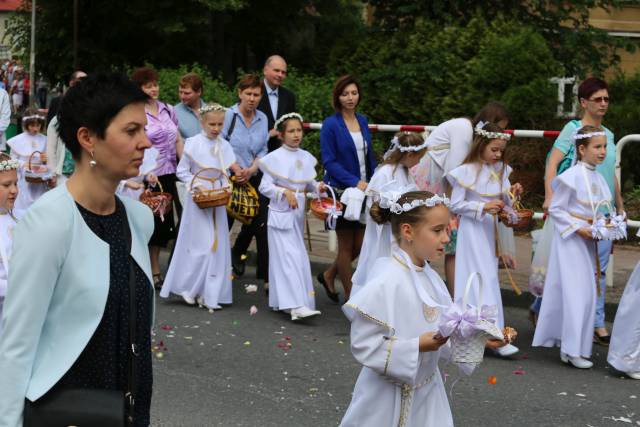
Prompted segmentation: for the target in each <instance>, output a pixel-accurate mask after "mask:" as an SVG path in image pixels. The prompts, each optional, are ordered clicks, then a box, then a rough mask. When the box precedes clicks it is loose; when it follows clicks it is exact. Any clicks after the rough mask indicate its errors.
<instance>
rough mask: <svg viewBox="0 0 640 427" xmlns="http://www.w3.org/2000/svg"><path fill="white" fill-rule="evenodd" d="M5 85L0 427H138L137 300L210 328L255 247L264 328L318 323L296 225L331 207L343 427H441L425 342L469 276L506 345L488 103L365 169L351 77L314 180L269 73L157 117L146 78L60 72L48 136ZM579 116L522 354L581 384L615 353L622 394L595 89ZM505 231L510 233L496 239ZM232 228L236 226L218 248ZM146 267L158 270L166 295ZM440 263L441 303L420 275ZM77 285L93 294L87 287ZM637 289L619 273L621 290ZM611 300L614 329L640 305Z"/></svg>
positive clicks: (198, 82) (565, 155) (549, 182)
mask: <svg viewBox="0 0 640 427" xmlns="http://www.w3.org/2000/svg"><path fill="white" fill-rule="evenodd" d="M2 77H3V81H4V84H5V87H6V88H8V89H7V91H6V92H3V91H2V90H0V132H4V131H5V130H6V127H5V128H4V129H3V128H2V126H3V125H4V123H5V120H4V111H5V108H9V116H11V113H13V114H14V115H16V114H18V113H19V114H20V116H19V117H20V123H19V125H20V127H21V128H22V133H21V134H19V135H17V136H15V137H13V138H11V139H10V140H9V141H8V142H7V146H8V147H9V150H8V151H9V155H8V156H7V155H5V154H2V155H0V211H1V213H2V215H0V236H4V237H3V238H2V239H0V240H1V241H0V249H1V252H2V260H1V261H2V262H1V263H0V265H1V266H2V269H0V285H2V286H0V316H2V317H1V319H2V322H0V327H2V328H4V331H3V332H2V335H0V389H2V390H3V395H2V396H1V397H0V421H6V423H4V424H7V425H17V424H19V420H20V419H21V417H22V414H23V413H27V411H33V410H36V411H37V409H38V408H37V402H38V399H39V398H40V397H42V396H46V395H51V394H54V393H57V392H58V391H59V390H61V389H65V388H77V387H85V388H98V389H116V390H122V391H125V392H131V393H134V394H135V396H136V403H135V406H133V407H132V408H131V410H132V414H133V415H132V416H133V417H134V419H135V423H134V424H135V425H148V424H149V421H150V414H149V407H150V402H151V385H152V374H151V360H150V342H149V333H148V332H149V330H150V329H151V320H150V319H151V316H152V312H153V304H154V288H155V289H157V290H159V295H160V297H162V298H169V297H171V296H172V295H173V296H177V297H178V298H181V299H182V300H183V301H184V302H185V303H186V304H189V305H193V306H201V307H204V308H206V309H208V310H209V311H210V312H213V311H215V310H222V309H224V307H225V306H226V305H229V304H232V302H233V292H232V283H233V278H234V277H240V276H243V275H244V274H245V269H246V266H245V264H246V259H247V252H248V248H249V246H250V244H251V242H252V241H253V239H255V241H256V252H257V255H256V260H257V268H256V277H257V279H258V280H260V281H261V282H262V283H263V286H264V288H263V289H264V292H265V293H266V294H267V295H268V299H269V306H270V307H271V308H272V309H273V310H274V311H280V312H283V313H286V315H287V316H290V318H291V320H292V321H299V320H301V319H304V318H308V317H313V316H318V315H321V313H320V311H319V310H317V309H316V305H315V300H316V296H315V292H314V291H313V279H314V277H313V276H312V274H311V269H310V265H309V258H308V255H307V253H306V249H305V246H304V238H303V235H304V228H305V224H304V217H305V214H306V205H307V198H308V197H311V196H312V197H315V198H320V197H327V196H328V195H330V194H334V196H335V197H336V198H337V199H338V200H340V201H341V202H342V203H343V204H344V209H342V211H340V212H338V211H337V210H336V209H335V206H333V207H331V206H329V207H328V208H327V212H325V213H326V216H327V220H326V222H325V227H326V229H327V230H328V231H335V233H336V235H337V254H336V258H335V261H334V262H333V263H332V264H331V265H330V266H329V267H328V269H327V270H326V271H322V272H320V273H319V274H318V275H317V276H316V277H315V279H316V280H317V281H318V283H319V284H320V285H321V286H322V287H323V288H324V290H325V293H326V296H327V298H329V299H330V300H332V301H335V302H342V303H345V305H344V311H345V314H346V315H347V318H348V319H349V320H350V321H351V322H352V330H351V340H352V349H353V353H354V356H355V357H356V359H357V360H358V361H359V362H361V363H362V364H363V366H364V367H363V369H362V372H361V374H360V377H359V378H358V382H357V384H356V387H355V391H354V397H353V401H352V404H351V406H350V407H349V409H348V410H347V414H346V415H345V418H344V420H343V425H345V426H349V425H361V423H362V422H363V420H364V419H365V418H366V419H370V420H371V422H372V423H373V424H375V423H379V422H380V420H382V419H384V420H387V421H385V422H384V423H383V424H384V425H391V424H397V423H399V424H400V425H404V424H403V423H404V422H408V425H414V424H413V423H416V425H417V423H418V422H422V424H420V425H424V424H425V423H426V424H427V425H452V419H451V414H450V410H449V407H448V403H447V398H446V395H445V393H444V386H443V384H442V380H441V378H440V375H439V372H438V367H437V361H438V358H439V357H444V352H442V353H441V352H440V349H441V347H443V346H444V345H445V344H446V342H447V337H446V336H442V335H441V334H440V332H436V331H437V330H438V319H439V318H440V317H439V316H442V314H443V313H444V312H445V311H446V310H447V309H448V308H449V307H450V306H452V304H453V303H454V301H457V300H459V299H460V298H461V296H462V294H464V293H465V286H468V285H466V284H467V280H468V279H469V278H470V277H472V276H473V275H474V274H475V273H478V272H479V273H481V275H482V278H483V282H484V287H483V288H481V289H482V291H481V293H479V294H477V295H476V294H475V293H473V295H471V296H470V297H469V302H470V303H472V304H476V305H478V306H480V305H481V304H486V305H489V306H492V307H494V308H495V312H494V313H493V314H491V315H489V314H487V316H490V317H491V316H493V317H492V318H493V322H494V323H495V325H496V326H497V327H498V328H499V329H500V330H503V328H505V327H506V324H507V319H505V316H504V313H503V307H502V300H501V296H500V295H501V294H500V283H499V278H498V269H499V268H500V265H501V264H503V265H506V267H507V268H509V267H513V265H514V263H515V258H514V254H513V253H510V252H509V246H510V245H509V243H508V242H509V241H513V231H512V229H511V228H509V227H508V226H507V225H508V224H507V223H508V222H509V221H511V220H512V218H513V216H514V215H516V213H515V206H514V200H515V199H517V198H518V197H519V196H520V194H522V192H523V191H524V189H523V187H522V185H520V184H519V183H513V182H511V181H510V179H509V176H510V174H511V172H512V169H511V167H510V166H509V165H508V164H507V159H508V157H507V156H505V153H506V152H507V151H508V145H509V141H510V140H511V134H510V133H508V132H506V131H505V129H506V128H507V126H508V124H509V114H508V111H507V109H506V108H505V106H504V105H502V104H501V103H498V102H488V103H487V104H486V105H485V106H484V107H483V108H482V109H480V111H478V112H477V113H476V114H474V115H472V114H469V115H468V116H465V117H458V118H454V119H451V120H449V121H446V122H444V123H442V124H440V125H439V126H438V127H437V128H436V129H435V130H434V131H433V132H431V133H429V134H424V135H423V134H419V133H412V132H400V133H398V134H396V135H395V137H394V138H393V140H392V141H391V145H390V146H389V149H388V151H387V152H386V153H385V155H384V157H383V158H382V159H379V158H377V157H376V154H375V152H374V149H373V141H372V136H371V133H370V132H369V127H368V120H367V118H366V116H365V115H364V114H363V113H362V112H361V111H360V102H361V100H362V98H363V96H364V93H363V90H362V88H361V87H360V85H359V83H358V80H357V79H356V78H355V77H354V76H350V75H346V76H342V77H340V78H338V79H337V80H336V82H335V84H334V88H333V92H332V97H331V100H332V106H333V109H334V111H335V112H334V113H333V114H332V115H330V116H329V117H327V118H326V119H325V120H324V121H323V124H322V129H321V131H320V148H321V158H320V159H316V158H315V157H314V156H313V155H312V154H310V153H309V152H307V151H305V150H304V149H302V148H301V143H302V140H303V123H304V118H303V117H302V116H301V115H300V114H299V113H297V111H296V96H295V94H293V93H292V92H291V91H289V90H287V89H286V88H285V87H284V86H283V83H284V82H285V81H286V77H287V63H286V61H285V60H284V58H282V57H281V56H278V55H274V56H271V57H269V58H267V59H266V61H265V64H264V68H263V75H262V77H259V76H257V75H254V74H247V75H244V76H242V77H241V78H240V79H239V81H238V84H237V86H236V90H237V98H238V101H237V102H236V103H235V104H233V105H230V106H222V105H220V104H218V103H216V102H215V101H216V100H206V99H203V98H202V94H203V82H202V79H201V78H200V77H199V76H198V75H197V74H194V73H188V74H186V75H184V76H182V78H181V79H180V81H179V85H178V87H177V88H162V89H163V90H167V89H169V90H177V91H178V94H179V98H180V102H179V103H178V104H176V105H175V106H173V105H169V104H167V103H164V102H162V101H161V100H160V94H161V91H160V90H161V88H160V87H159V76H158V73H157V72H156V71H155V70H154V69H153V68H151V67H141V68H137V69H135V70H133V72H132V73H131V75H130V76H128V77H125V76H122V75H118V74H103V73H96V74H95V75H91V74H90V75H89V76H87V74H86V73H84V72H82V71H79V70H77V71H75V72H74V73H73V74H72V75H71V76H70V79H69V82H68V86H69V90H68V92H66V93H65V94H63V95H61V96H60V97H56V98H54V99H51V100H48V99H47V96H46V94H47V86H46V85H45V84H44V82H39V83H38V90H37V91H36V93H37V97H38V99H37V101H38V102H40V101H44V104H45V105H44V106H46V107H48V115H47V116H45V115H44V114H43V112H42V111H40V110H38V109H33V108H25V106H26V105H27V104H28V103H29V100H25V94H26V93H28V87H29V84H31V83H30V82H29V79H28V77H27V75H26V74H25V72H24V69H23V68H22V66H21V65H20V64H19V62H16V61H11V62H9V63H6V64H4V65H3V66H2ZM40 89H42V90H40ZM578 100H579V102H580V104H581V106H582V108H583V111H584V114H583V116H582V117H581V119H580V120H574V121H571V122H570V123H568V124H567V126H566V127H565V128H564V129H563V131H562V133H561V135H560V137H559V138H558V139H557V140H556V142H555V144H554V147H553V149H552V151H551V153H550V156H549V160H548V163H547V170H546V174H545V190H546V191H545V205H544V208H545V210H546V211H548V214H549V219H547V221H551V222H552V223H553V224H555V227H556V231H557V232H555V233H554V232H552V233H551V236H552V238H553V242H552V243H551V244H550V246H551V248H552V249H551V256H550V262H549V264H548V274H547V275H546V279H545V280H543V281H544V287H545V289H546V293H545V297H544V298H539V299H537V300H536V302H535V303H534V305H533V306H532V307H531V319H532V322H533V325H534V327H536V333H535V337H534V342H533V344H534V345H536V346H559V347H560V358H561V360H562V361H563V362H565V363H568V364H571V365H573V366H575V367H577V368H583V369H584V368H590V367H592V366H593V364H592V362H590V361H589V359H590V356H591V352H592V345H593V343H594V342H595V343H598V344H602V345H609V343H611V345H612V346H613V347H612V348H611V351H610V356H611V357H610V359H609V360H610V363H612V365H614V366H615V367H616V368H617V369H620V370H621V371H623V372H625V373H626V374H627V375H628V376H629V377H631V378H636V379H640V358H638V351H639V349H640V342H639V341H640V340H638V339H637V336H636V337H635V341H633V340H634V338H633V337H629V336H625V338H624V339H621V338H619V336H620V335H621V334H623V335H624V334H628V332H627V329H625V328H623V327H621V326H619V325H618V324H616V325H615V326H614V337H611V336H610V335H609V332H608V330H607V329H606V328H605V324H604V309H603V307H604V292H603V291H602V289H603V286H604V276H605V271H606V264H607V262H608V257H609V255H610V254H611V251H612V242H611V240H606V239H604V240H602V241H598V242H597V243H596V244H595V245H593V242H594V241H595V240H594V235H592V234H591V231H590V230H591V228H590V227H592V225H593V224H594V222H596V221H595V218H596V214H597V211H598V209H599V207H600V205H601V204H602V203H609V204H610V206H612V207H611V208H610V210H609V212H608V214H609V216H610V217H612V218H622V217H623V216H624V206H623V201H622V196H621V193H620V185H619V182H618V181H617V179H616V177H615V174H614V168H613V161H614V158H615V145H614V143H613V133H612V132H611V131H609V130H608V129H607V128H605V127H604V126H603V125H602V122H603V120H604V116H605V114H606V112H607V108H608V105H609V95H608V86H607V84H606V82H605V81H603V80H601V79H598V78H588V79H586V80H585V81H584V82H582V84H581V85H580V89H579V91H578ZM5 102H8V103H9V104H8V107H5ZM46 104H48V105H46ZM41 106H43V105H42V104H41ZM7 123H8V121H7ZM45 130H46V135H45V134H44V133H45ZM36 154H37V155H36ZM380 160H381V163H380V164H378V162H379V161H380ZM318 164H321V165H322V170H323V173H322V176H321V177H322V179H321V180H320V181H318V180H316V176H317V170H318V168H317V165H318ZM36 166H40V167H42V168H43V171H41V173H40V174H37V173H36V172H37V170H36V169H37V168H36ZM34 177H35V178H34ZM38 177H40V181H37V180H34V179H36V178H38ZM5 181H6V182H5ZM231 183H233V184H232V185H233V186H236V187H238V188H244V191H246V194H248V195H249V196H247V197H254V198H255V200H256V202H257V203H256V204H255V206H256V209H255V212H252V213H251V215H250V218H249V219H248V220H245V219H246V218H242V217H241V216H237V215H233V214H232V213H228V212H227V209H226V208H225V205H226V199H224V202H223V203H218V199H217V198H220V197H222V196H221V195H224V193H225V191H227V188H230V186H231ZM5 188H6V189H7V190H6V191H5ZM152 191H153V192H155V193H157V192H161V193H162V194H166V195H168V196H169V197H167V198H164V199H162V200H160V201H156V202H154V204H153V205H151V204H150V205H149V206H150V207H151V209H147V208H145V207H144V206H143V205H142V204H139V203H136V202H135V201H134V200H136V199H140V200H142V199H143V198H144V196H146V195H148V194H149V193H150V192H152ZM252 195H253V196H252ZM116 196H117V197H116ZM52 211H55V212H56V216H55V218H53V217H52V215H50V213H51V212H52ZM501 214H505V215H506V218H508V219H507V220H505V219H504V218H503V219H502V220H498V217H499V216H500V215H501ZM516 216H517V215H516ZM6 218H9V220H7V221H4V219H6ZM235 221H241V222H242V225H241V227H240V228H239V231H238V234H237V236H236V238H235V241H232V240H231V235H232V234H231V233H230V229H231V227H232V226H233V224H234V222H235ZM505 221H506V222H505ZM621 221H622V220H621ZM54 222H55V224H54ZM551 222H549V223H548V224H551ZM14 229H15V233H14V232H13V231H14ZM6 236H12V237H11V238H10V240H11V241H12V242H13V245H11V244H6V239H5V237H6ZM41 241H46V242H51V244H49V245H44V246H39V249H38V252H39V254H40V262H39V264H38V268H33V265H32V263H31V257H32V255H31V254H32V253H34V251H35V245H39V243H38V242H41ZM174 241H175V244H173V245H172V244H171V243H172V242H174ZM505 242H507V243H505ZM105 243H106V244H105ZM163 249H166V250H170V252H169V261H168V266H167V270H166V276H165V275H164V274H163V271H164V269H163V268H162V265H161V262H160V255H161V252H162V251H163ZM11 253H12V254H11ZM129 254H130V255H131V256H129ZM440 256H443V257H444V259H445V276H446V282H445V281H443V280H442V279H440V277H439V276H438V274H437V273H436V272H435V271H434V270H432V269H431V267H430V266H429V262H426V261H425V260H427V261H432V260H435V259H437V258H438V257H440ZM563 257H565V258H566V257H571V259H570V260H569V259H565V258H563ZM9 258H11V262H9V261H8V259H9ZM356 260H357V268H356V271H355V274H354V273H353V272H352V268H353V265H354V261H356ZM578 271H579V272H580V274H579V275H578V274H577V272H578ZM83 277H94V278H96V280H95V282H97V283H96V286H93V287H90V286H88V281H87V280H84V279H83ZM18 278H19V280H20V285H19V286H16V281H17V280H18ZM576 278H579V279H580V280H579V281H580V284H579V285H580V287H579V288H578V287H577V285H576V284H575V283H573V282H575V281H576V280H577V279H576ZM336 279H339V282H340V283H341V285H342V289H341V290H339V289H338V287H337V283H338V282H337V280H336ZM91 282H92V283H93V282H94V281H91ZM406 282H411V283H412V284H413V286H405V285H406ZM636 282H640V281H639V280H638V274H637V273H634V275H633V276H632V279H631V282H630V284H629V285H628V287H631V288H632V287H637V286H640V285H638V283H636ZM36 286H39V288H38V289H36ZM341 293H342V294H343V295H341ZM36 294H37V295H36ZM78 295H85V296H84V297H82V298H80V297H78ZM629 295H630V296H627V294H626V293H625V296H624V297H623V301H622V302H621V307H631V306H633V304H636V303H637V302H638V301H636V300H637V296H636V295H635V294H632V293H631V292H630V293H629ZM130 297H131V298H130ZM3 303H4V313H3ZM132 305H135V307H136V309H135V310H133V311H131V309H132ZM129 313H132V314H131V315H130V314H129ZM625 313H626V314H625V316H626V317H625V322H626V323H627V324H629V325H631V326H629V327H631V328H632V327H633V326H632V325H633V324H634V322H635V324H637V326H636V328H638V327H640V317H639V316H637V315H634V314H633V312H632V310H627V311H626V312H625ZM0 331H2V329H0ZM61 331H64V333H63V332H61ZM114 331H118V333H114ZM127 331H129V332H127ZM616 333H617V334H618V338H617V339H616V336H615V335H616ZM132 337H138V339H137V342H135V344H136V346H137V347H136V346H134V347H136V348H137V350H134V351H133V353H131V352H130V351H129V349H130V348H131V347H132V346H131V340H133V338H132ZM630 340H631V341H633V342H632V343H631V344H630V343H629V341H630ZM392 346H395V347H393V351H392ZM486 346H487V348H489V349H491V350H492V351H494V352H495V353H496V355H498V356H499V357H503V358H505V359H508V358H510V357H511V356H513V355H514V354H516V353H517V352H518V351H519V349H518V348H517V347H516V346H515V345H513V344H512V342H511V340H510V339H509V338H508V337H507V336H506V335H505V337H504V339H492V340H488V341H487V343H486ZM634 352H635V353H634ZM52 361H55V362H52ZM132 361H133V362H132ZM621 361H622V362H621ZM45 363H46V364H47V368H46V369H44V368H43V366H44V364H45ZM131 364H133V365H134V371H133V372H134V373H135V375H134V374H131V370H130V367H131ZM96 366H99V367H100V368H99V369H95V368H96ZM132 376H135V381H133V384H134V385H133V386H132V382H131V378H132ZM4 390H7V392H6V393H5V392H4ZM25 397H26V403H25ZM396 397H399V399H400V402H401V408H400V409H398V408H397V405H396V400H395V399H396ZM412 399H413V404H411V400H412ZM25 405H26V406H25ZM425 408H429V409H428V410H427V409H425ZM374 409H375V410H374ZM367 417H368V418H367ZM409 420H411V421H410V422H409ZM359 423H360V424H359ZM0 424H3V423H2V422H0ZM365 424H366V423H365Z"/></svg>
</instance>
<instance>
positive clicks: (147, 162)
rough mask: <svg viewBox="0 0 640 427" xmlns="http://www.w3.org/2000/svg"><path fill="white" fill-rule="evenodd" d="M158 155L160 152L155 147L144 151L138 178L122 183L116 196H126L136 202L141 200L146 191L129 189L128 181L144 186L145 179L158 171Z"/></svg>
mask: <svg viewBox="0 0 640 427" xmlns="http://www.w3.org/2000/svg"><path fill="white" fill-rule="evenodd" d="M158 155H159V151H158V149H157V148H155V147H150V148H147V149H146V150H144V157H143V159H142V164H141V165H140V172H139V173H138V176H136V177H134V178H131V179H129V180H123V181H120V184H119V185H118V189H117V190H116V194H118V195H119V196H126V197H130V198H132V199H135V200H139V199H140V195H141V194H142V192H143V191H144V189H142V188H140V189H137V190H134V189H133V188H129V187H127V186H126V185H125V184H126V182H127V181H135V182H137V183H140V184H142V182H143V181H144V178H145V177H146V176H147V175H148V174H150V173H152V172H153V171H154V170H155V169H156V167H157V160H158ZM157 191H160V189H159V188H158V189H157Z"/></svg>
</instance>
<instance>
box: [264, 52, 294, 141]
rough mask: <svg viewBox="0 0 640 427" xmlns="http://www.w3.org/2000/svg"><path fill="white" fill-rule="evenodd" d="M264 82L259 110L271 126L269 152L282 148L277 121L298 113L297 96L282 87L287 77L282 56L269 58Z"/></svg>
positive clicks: (285, 64)
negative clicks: (277, 130) (275, 127)
mask: <svg viewBox="0 0 640 427" xmlns="http://www.w3.org/2000/svg"><path fill="white" fill-rule="evenodd" d="M263 73H264V81H263V82H262V94H263V95H262V98H261V99H260V103H259V104H258V109H259V110H260V111H262V112H263V113H264V114H265V115H266V116H267V121H268V125H269V142H268V149H269V152H272V151H273V150H275V149H277V148H279V147H280V145H281V143H280V140H279V139H278V137H277V133H276V129H274V128H273V126H274V124H275V121H276V120H277V119H279V118H280V117H281V116H283V115H285V114H287V113H292V112H295V111H296V96H295V95H294V94H293V92H291V91H290V90H288V89H286V88H284V87H282V82H283V81H284V79H285V78H286V77H287V63H286V62H285V60H284V58H283V57H281V56H280V55H271V56H270V57H268V58H267V60H266V61H265V63H264V68H263Z"/></svg>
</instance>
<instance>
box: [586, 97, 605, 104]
mask: <svg viewBox="0 0 640 427" xmlns="http://www.w3.org/2000/svg"><path fill="white" fill-rule="evenodd" d="M589 101H591V102H596V103H598V104H600V103H601V102H605V103H607V104H608V103H609V97H608V96H598V97H596V98H591V99H590V100H589Z"/></svg>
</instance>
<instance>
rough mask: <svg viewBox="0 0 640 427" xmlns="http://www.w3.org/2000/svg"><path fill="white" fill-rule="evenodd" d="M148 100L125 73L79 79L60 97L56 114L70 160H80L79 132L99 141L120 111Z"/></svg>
mask: <svg viewBox="0 0 640 427" xmlns="http://www.w3.org/2000/svg"><path fill="white" fill-rule="evenodd" d="M147 99H149V97H148V96H147V94H146V93H144V92H143V91H142V89H140V87H139V86H138V85H136V84H135V83H134V82H132V81H131V80H129V78H128V77H127V76H126V75H124V74H121V73H97V74H92V75H90V76H88V77H86V78H84V79H82V80H80V81H79V82H78V83H77V84H76V85H74V86H73V87H71V88H70V89H69V90H68V91H67V93H66V94H65V95H64V96H63V97H62V100H61V101H60V110H59V111H58V135H60V138H62V141H64V144H65V146H66V147H67V149H68V150H69V151H70V152H71V155H72V156H73V158H74V159H75V160H80V154H81V152H82V148H81V147H80V143H79V142H78V137H77V134H78V129H80V128H81V127H86V128H87V129H89V130H90V131H91V132H94V133H95V134H96V135H97V136H98V137H99V138H104V136H105V133H106V130H107V128H108V127H109V125H110V124H111V121H112V120H113V118H114V117H115V116H117V115H118V113H119V112H120V110H122V109H123V108H124V107H126V106H127V105H130V104H135V103H139V102H140V103H142V102H146V101H147Z"/></svg>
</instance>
